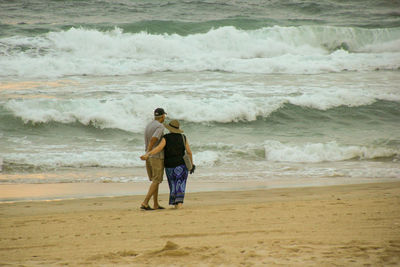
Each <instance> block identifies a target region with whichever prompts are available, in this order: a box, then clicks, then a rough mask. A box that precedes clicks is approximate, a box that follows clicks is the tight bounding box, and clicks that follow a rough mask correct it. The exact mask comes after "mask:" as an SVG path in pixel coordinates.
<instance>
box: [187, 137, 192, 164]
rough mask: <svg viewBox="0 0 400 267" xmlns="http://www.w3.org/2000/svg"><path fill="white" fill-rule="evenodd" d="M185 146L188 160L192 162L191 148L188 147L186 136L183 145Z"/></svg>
mask: <svg viewBox="0 0 400 267" xmlns="http://www.w3.org/2000/svg"><path fill="white" fill-rule="evenodd" d="M185 148H186V153H187V154H188V155H189V158H190V161H191V162H192V164H193V156H192V150H191V149H190V145H189V141H188V139H187V137H186V145H185Z"/></svg>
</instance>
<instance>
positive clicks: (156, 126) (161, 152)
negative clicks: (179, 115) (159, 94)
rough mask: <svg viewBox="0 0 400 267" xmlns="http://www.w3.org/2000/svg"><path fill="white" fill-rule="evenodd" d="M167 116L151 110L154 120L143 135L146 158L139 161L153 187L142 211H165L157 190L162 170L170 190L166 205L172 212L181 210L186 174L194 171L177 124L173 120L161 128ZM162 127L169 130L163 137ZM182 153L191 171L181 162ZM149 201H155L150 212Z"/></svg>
mask: <svg viewBox="0 0 400 267" xmlns="http://www.w3.org/2000/svg"><path fill="white" fill-rule="evenodd" d="M166 115H167V113H166V112H165V111H164V109H162V108H157V109H156V110H154V120H153V121H152V122H150V123H149V124H148V125H147V126H146V129H145V132H144V139H145V146H146V154H144V155H142V156H141V157H140V158H141V159H142V160H145V161H146V170H147V175H148V176H149V180H150V181H151V182H152V183H151V185H150V187H149V190H148V192H147V195H146V198H145V199H144V201H143V203H142V204H141V206H140V208H141V209H142V210H155V209H164V207H162V206H160V205H159V203H158V188H159V185H160V183H161V182H162V181H163V176H164V167H165V173H166V175H167V179H168V185H169V190H170V194H169V204H170V205H173V206H175V208H178V209H179V208H181V207H182V204H183V200H184V198H185V190H186V180H187V177H188V174H189V172H190V174H192V173H193V172H194V170H195V168H196V166H195V165H194V164H193V157H192V151H191V149H190V146H189V142H188V140H187V138H186V136H185V135H183V134H182V133H183V131H182V130H181V129H180V128H179V126H180V125H179V122H178V121H177V120H172V121H171V122H170V123H169V124H163V123H164V121H165V117H166ZM164 127H165V128H167V129H168V130H169V133H168V134H166V135H164ZM185 151H186V153H187V155H188V156H189V158H190V161H191V163H192V168H191V169H190V170H188V168H187V167H186V165H185V161H184V159H183V156H184V155H185ZM151 197H153V200H154V206H153V208H151V207H150V205H149V201H150V199H151Z"/></svg>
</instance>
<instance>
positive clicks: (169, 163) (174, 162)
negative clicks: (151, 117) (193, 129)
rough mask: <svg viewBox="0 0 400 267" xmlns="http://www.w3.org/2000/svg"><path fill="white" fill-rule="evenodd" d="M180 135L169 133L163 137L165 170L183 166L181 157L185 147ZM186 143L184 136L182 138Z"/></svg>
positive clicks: (183, 162)
mask: <svg viewBox="0 0 400 267" xmlns="http://www.w3.org/2000/svg"><path fill="white" fill-rule="evenodd" d="M182 136H184V135H182V134H179V133H169V134H166V135H164V138H165V141H166V144H165V147H164V166H165V168H175V167H178V166H179V165H184V164H185V161H184V160H183V155H184V154H185V145H184V144H183V138H182ZM184 138H185V142H186V136H184Z"/></svg>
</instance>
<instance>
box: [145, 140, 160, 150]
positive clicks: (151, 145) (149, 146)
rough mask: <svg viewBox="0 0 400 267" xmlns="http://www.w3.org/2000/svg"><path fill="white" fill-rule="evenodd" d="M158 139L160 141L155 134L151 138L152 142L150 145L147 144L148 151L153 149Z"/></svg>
mask: <svg viewBox="0 0 400 267" xmlns="http://www.w3.org/2000/svg"><path fill="white" fill-rule="evenodd" d="M157 141H158V138H157V137H154V136H153V137H152V138H151V139H150V142H149V145H148V146H147V150H146V151H147V152H149V151H151V150H152V149H153V146H154V144H155V143H157Z"/></svg>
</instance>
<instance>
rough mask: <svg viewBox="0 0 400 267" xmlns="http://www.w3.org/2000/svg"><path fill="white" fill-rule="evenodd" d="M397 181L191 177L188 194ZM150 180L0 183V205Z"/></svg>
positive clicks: (118, 190)
mask: <svg viewBox="0 0 400 267" xmlns="http://www.w3.org/2000/svg"><path fill="white" fill-rule="evenodd" d="M391 182H400V180H399V179H393V178H391V179H382V180H380V181H377V180H376V179H367V178H366V179H357V180H353V179H351V178H346V177H345V178H343V179H329V180H327V179H308V180H305V179H302V180H299V181H296V180H268V181H256V180H250V181H234V182H227V181H219V182H216V181H209V180H202V181H201V180H191V181H190V182H189V183H188V186H187V188H186V192H187V193H199V192H223V191H252V190H271V189H276V188H304V187H325V186H336V185H357V184H368V183H391ZM149 185H150V183H149V182H148V181H146V182H127V183H113V182H111V183H43V184H0V204H2V203H14V202H31V201H59V200H71V199H92V198H101V197H110V198H112V197H124V196H139V195H143V196H144V195H146V193H147V190H148V187H149ZM168 193H169V188H168V182H167V181H166V179H164V181H163V183H161V185H160V194H168Z"/></svg>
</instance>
